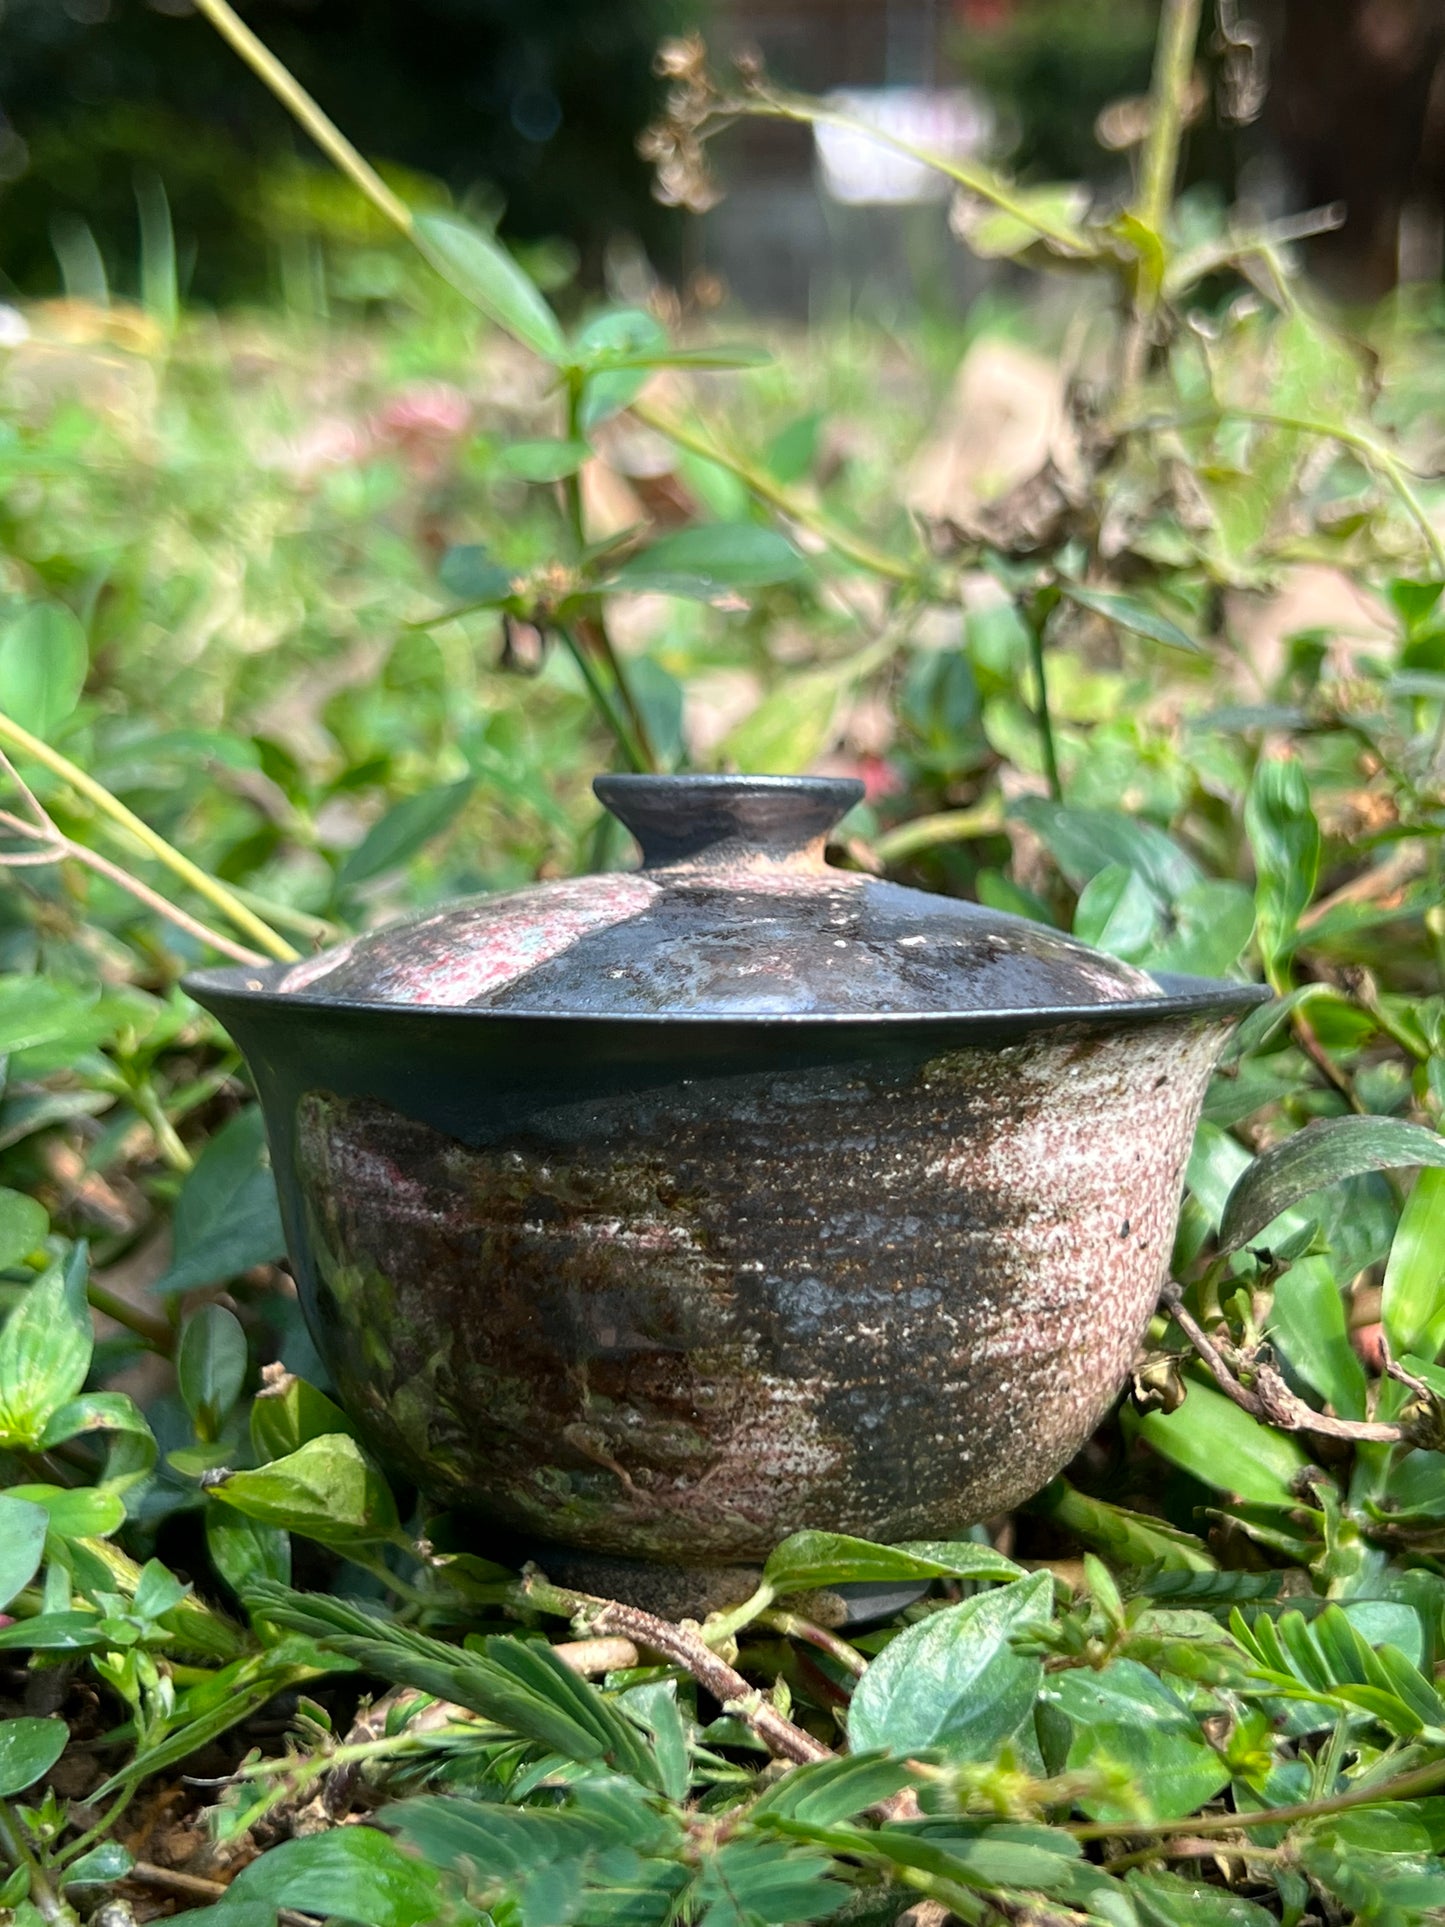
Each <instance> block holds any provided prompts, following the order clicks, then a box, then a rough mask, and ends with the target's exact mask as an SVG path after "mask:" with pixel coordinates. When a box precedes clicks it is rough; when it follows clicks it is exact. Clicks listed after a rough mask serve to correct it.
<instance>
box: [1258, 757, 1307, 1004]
mask: <svg viewBox="0 0 1445 1927" xmlns="http://www.w3.org/2000/svg"><path fill="white" fill-rule="evenodd" d="M1244 826H1245V829H1246V830H1247V832H1248V834H1249V842H1250V847H1251V849H1252V850H1253V851H1254V869H1255V910H1256V917H1257V923H1256V927H1257V929H1258V932H1259V947H1260V951H1261V953H1262V955H1263V957H1264V963H1265V968H1266V970H1267V971H1268V972H1269V973H1270V975H1271V976H1272V977H1273V976H1274V974H1275V973H1276V971H1277V970H1278V968H1279V966H1280V965H1281V963H1282V962H1283V960H1284V959H1285V958H1286V957H1287V956H1288V955H1289V953H1290V951H1291V950H1292V949H1293V947H1294V942H1295V936H1296V932H1297V930H1298V927H1299V920H1300V918H1301V916H1303V914H1304V912H1305V911H1306V910H1307V909H1308V908H1309V904H1310V899H1311V898H1312V897H1313V895H1314V889H1315V879H1316V877H1317V875H1318V873H1319V867H1320V826H1319V824H1318V823H1317V822H1316V821H1315V814H1314V811H1313V809H1311V807H1310V792H1309V784H1308V782H1307V781H1306V780H1305V773H1304V769H1303V767H1302V766H1301V765H1300V764H1299V763H1298V762H1296V761H1295V760H1294V759H1293V758H1290V759H1281V758H1277V757H1266V758H1265V759H1264V760H1263V761H1262V762H1261V763H1260V764H1259V766H1258V768H1257V769H1256V770H1255V773H1254V781H1253V782H1252V783H1251V784H1250V786H1249V795H1248V797H1247V799H1246V801H1245V806H1244Z"/></svg>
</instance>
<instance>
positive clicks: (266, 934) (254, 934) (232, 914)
mask: <svg viewBox="0 0 1445 1927" xmlns="http://www.w3.org/2000/svg"><path fill="white" fill-rule="evenodd" d="M0 743H3V744H6V745H8V747H9V748H10V749H11V750H17V751H19V753H20V754H21V755H23V756H28V757H30V758H31V759H32V760H33V761H34V762H37V763H39V764H41V765H42V766H43V767H44V768H45V769H48V770H49V771H50V773H51V774H52V775H53V776H58V777H59V778H60V779H61V781H62V782H65V783H68V784H69V785H70V787H71V788H72V789H73V790H75V791H77V792H78V793H79V794H80V795H81V796H83V797H84V798H85V800H86V801H87V802H88V803H91V804H93V805H94V806H95V808H96V809H98V810H99V811H100V813H101V815H102V816H104V817H108V818H109V820H110V821H111V822H112V823H113V824H115V825H116V827H117V828H118V829H121V830H124V831H126V832H127V834H128V835H130V836H133V837H134V838H135V840H136V841H137V842H138V843H139V844H140V845H141V847H142V848H143V849H144V850H146V851H148V852H149V854H150V855H151V856H153V857H155V859H156V860H157V862H159V863H163V864H164V865H165V867H166V868H167V869H168V870H169V871H171V872H172V874H173V875H175V876H178V877H179V878H180V879H181V881H182V882H183V883H185V884H187V885H189V887H190V888H191V889H192V890H194V891H195V892H196V895H197V896H200V897H204V898H205V899H206V901H207V902H208V903H210V904H212V905H213V906H214V907H215V908H216V909H217V910H219V911H220V912H221V914H222V916H224V917H227V918H229V920H230V921H231V922H232V923H233V924H235V926H236V928H237V929H238V930H244V931H245V933H246V935H247V936H248V937H251V938H253V939H254V941H255V942H256V943H257V944H258V945H259V946H260V947H261V949H262V950H263V951H265V952H266V954H267V955H268V956H271V957H275V958H277V959H278V960H280V961H281V962H283V963H295V962H296V961H297V960H298V958H299V957H300V954H301V953H300V951H298V950H296V949H294V948H293V947H292V946H291V945H290V944H289V943H287V941H286V939H285V938H284V937H281V936H278V935H277V933H276V932H275V931H274V930H273V929H272V928H271V927H270V925H269V924H267V923H263V922H262V921H261V919H260V917H258V916H256V915H255V913H254V912H253V911H251V910H248V909H247V908H246V906H245V904H244V903H242V902H241V901H240V899H239V898H238V897H236V896H235V895H234V894H233V893H232V892H231V891H230V890H228V889H227V888H226V886H225V884H224V883H221V882H219V881H218V880H217V879H216V878H215V877H213V876H208V875H207V873H206V872H205V871H204V870H203V869H201V868H200V866H199V865H198V864H195V863H192V862H191V860H190V858H189V857H188V856H183V855H182V854H181V852H180V851H179V850H177V849H175V848H174V847H173V846H172V845H171V844H169V843H167V842H166V840H165V838H164V837H163V836H159V835H157V833H156V832H155V831H154V830H153V829H152V828H151V827H150V825H149V824H148V823H143V822H142V821H141V819H140V818H139V817H138V816H137V815H136V814H135V812H134V811H133V810H128V809H127V808H126V806H125V804H124V803H122V802H121V800H120V798H119V797H117V796H112V795H111V793H110V791H109V790H108V789H107V788H106V787H105V785H104V784H103V783H98V782H97V781H96V780H95V778H94V777H93V776H89V775H87V774H86V772H85V771H84V770H83V769H81V768H80V767H79V766H78V765H77V764H75V763H72V762H71V760H70V758H69V757H68V756H62V755H61V754H60V752H59V750H56V749H52V748H51V747H50V745H49V743H46V742H43V741H42V740H41V739H40V737H38V736H32V735H31V733H30V731H29V730H28V729H23V728H22V727H21V726H20V724H19V723H17V722H16V721H15V720H14V719H13V718H12V717H10V716H6V715H5V714H4V713H3V712H0Z"/></svg>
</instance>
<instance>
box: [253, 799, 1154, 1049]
mask: <svg viewBox="0 0 1445 1927" xmlns="http://www.w3.org/2000/svg"><path fill="white" fill-rule="evenodd" d="M593 788H594V789H595V791H596V793H597V795H598V797H599V798H600V799H601V801H602V802H603V803H604V804H605V805H606V807H607V808H608V809H609V810H610V811H611V812H612V814H613V815H614V816H616V817H618V818H620V819H621V821H622V822H623V823H625V824H626V825H627V827H628V829H629V830H631V831H632V833H633V835H634V836H635V837H636V839H637V841H638V843H639V844H640V845H641V849H642V865H641V868H640V869H638V870H635V871H629V872H626V873H622V874H613V875H603V876H588V877H577V878H573V879H570V880H568V881H565V882H555V883H539V884H535V885H533V886H532V887H530V888H528V889H525V890H516V891H510V892H508V893H506V894H505V895H498V896H487V897H473V898H469V899H466V900H464V901H461V902H458V903H453V904H450V905H448V906H447V907H446V908H444V909H442V910H439V911H436V912H434V913H432V914H430V915H427V916H422V917H417V918H412V919H410V920H407V921H404V922H400V923H395V924H392V925H390V926H389V927H388V928H385V929H382V930H377V931H373V932H371V933H370V934H369V935H366V936H361V937H357V938H355V939H353V940H352V941H351V942H350V943H347V944H343V945H341V946H340V947H339V948H337V949H334V950H328V951H325V952H323V953H322V954H321V955H319V956H317V957H313V958H310V959H308V960H307V961H306V962H304V963H301V964H297V965H295V966H294V967H293V968H291V969H290V970H288V971H287V972H286V973H285V974H284V975H283V976H281V977H280V978H279V981H276V982H275V983H274V984H273V988H274V989H275V990H277V991H279V992H281V993H282V994H287V993H293V994H294V993H301V994H304V995H305V996H306V997H307V998H308V999H320V1000H324V1001H326V1002H333V1001H334V1002H345V1003H363V1004H390V1005H397V1004H401V1005H426V1006H431V1007H446V1006H451V1007H465V1008H467V1009H472V1010H495V1011H519V1012H531V1013H537V1014H543V1013H545V1014H548V1015H585V1016H599V1017H605V1016H642V1015H646V1016H671V1015H676V1016H721V1017H746V1018H751V1017H782V1016H799V1015H817V1016H827V1015H840V1016H841V1015H852V1016H877V1015H881V1014H896V1013H919V1012H932V1011H956V1012H963V1011H999V1012H1003V1011H1021V1010H1037V1009H1057V1008H1060V1007H1077V1006H1097V1005H1100V1004H1116V1003H1133V1002H1136V1001H1138V1000H1140V999H1145V998H1157V997H1159V996H1160V995H1161V992H1160V990H1159V987H1158V985H1156V984H1155V982H1154V980H1153V979H1152V978H1151V977H1148V976H1146V975H1145V974H1144V972H1143V971H1141V970H1136V969H1134V968H1133V967H1132V966H1131V965H1129V964H1126V963H1121V962H1120V961H1119V960H1118V959H1117V958H1115V957H1110V956H1106V955H1104V954H1103V953H1102V952H1101V951H1097V950H1093V949H1090V947H1089V946H1088V945H1087V944H1083V943H1079V942H1078V941H1076V939H1074V938H1072V937H1067V936H1064V935H1063V934H1062V933H1061V932H1059V931H1056V930H1049V929H1046V928H1045V927H1044V926H1043V925H1041V924H1036V923H1030V922H1029V921H1028V920H1027V919H1026V918H1023V917H1014V916H1008V915H1006V914H1004V913H1002V912H1000V911H995V910H987V909H984V908H982V907H981V906H980V905H978V904H974V903H964V902H961V901H959V900H958V899H956V898H953V897H939V896H933V895H930V894H929V893H928V892H926V891H922V890H908V889H904V888H902V887H901V886H900V885H898V884H896V883H885V882H880V881H879V880H878V879H877V878H875V877H870V876H864V875H861V874H859V873H857V872H854V871H848V870H839V869H835V868H833V867H832V866H831V865H830V864H829V863H828V861H827V859H826V856H825V854H824V845H825V843H826V840H827V836H828V832H829V831H830V830H831V829H832V828H833V827H834V825H835V824H836V823H837V822H838V821H839V820H840V818H841V817H842V816H843V815H844V814H845V813H846V812H847V811H848V810H849V809H851V808H852V806H853V805H854V804H855V803H856V802H857V801H858V800H859V798H860V797H861V796H862V793H863V786H862V784H861V783H857V782H854V781H852V780H848V779H839V778H833V777H794V776H600V777H598V779H597V781H596V782H595V783H594V784H593Z"/></svg>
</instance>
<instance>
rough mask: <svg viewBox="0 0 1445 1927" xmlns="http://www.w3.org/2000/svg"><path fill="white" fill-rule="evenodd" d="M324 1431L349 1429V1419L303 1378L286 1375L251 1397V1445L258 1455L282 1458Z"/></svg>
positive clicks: (318, 1436)
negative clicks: (273, 1387)
mask: <svg viewBox="0 0 1445 1927" xmlns="http://www.w3.org/2000/svg"><path fill="white" fill-rule="evenodd" d="M328 1432H352V1424H351V1420H350V1419H349V1418H348V1417H347V1416H346V1414H345V1413H344V1412H343V1411H342V1409H341V1407H340V1406H339V1405H334V1404H333V1403H332V1401H331V1400H330V1399H329V1398H328V1397H327V1396H326V1394H325V1392H318V1391H317V1389H316V1387H315V1386H314V1385H308V1384H307V1382H306V1380H305V1379H304V1378H294V1377H288V1378H286V1379H285V1380H284V1382H283V1384H282V1386H281V1388H280V1390H279V1391H273V1390H271V1389H270V1388H269V1387H268V1388H265V1389H263V1390H262V1391H260V1392H259V1393H258V1394H257V1395H256V1397H255V1399H254V1400H253V1401H252V1404H251V1445H252V1448H253V1450H254V1451H255V1454H256V1457H257V1458H258V1459H283V1458H285V1456H286V1454H287V1453H288V1452H295V1451H296V1450H297V1449H298V1448H299V1447H300V1446H303V1445H309V1444H310V1442H311V1440H312V1439H319V1438H321V1437H323V1436H324V1435H325V1434H326V1433H328ZM352 1435H353V1436H355V1434H354V1432H353V1434H352Z"/></svg>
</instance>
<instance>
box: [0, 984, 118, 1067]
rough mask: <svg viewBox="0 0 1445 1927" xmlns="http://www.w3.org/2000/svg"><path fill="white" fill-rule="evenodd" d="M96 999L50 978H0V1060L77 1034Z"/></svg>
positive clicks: (95, 993)
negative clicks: (12, 1053) (13, 1053)
mask: <svg viewBox="0 0 1445 1927" xmlns="http://www.w3.org/2000/svg"><path fill="white" fill-rule="evenodd" d="M97 995H98V993H97V992H96V991H94V990H90V991H83V990H77V989H76V988H75V987H74V986H73V985H71V984H60V983H55V982H53V981H52V980H51V979H50V978H48V977H23V976H0V1057H4V1056H8V1055H9V1054H10V1053H11V1052H12V1051H22V1050H32V1049H33V1048H34V1047H35V1046H36V1045H37V1044H54V1043H58V1042H60V1040H61V1039H62V1038H65V1037H68V1036H71V1035H73V1034H75V1033H76V1032H77V1031H79V1030H81V1028H82V1027H83V1025H84V1023H85V1020H86V1018H87V1017H88V1015H89V1014H90V1011H91V1008H92V1006H93V1005H94V1004H95V1002H96V999H97ZM87 1041H89V1040H88V1039H87Z"/></svg>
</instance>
